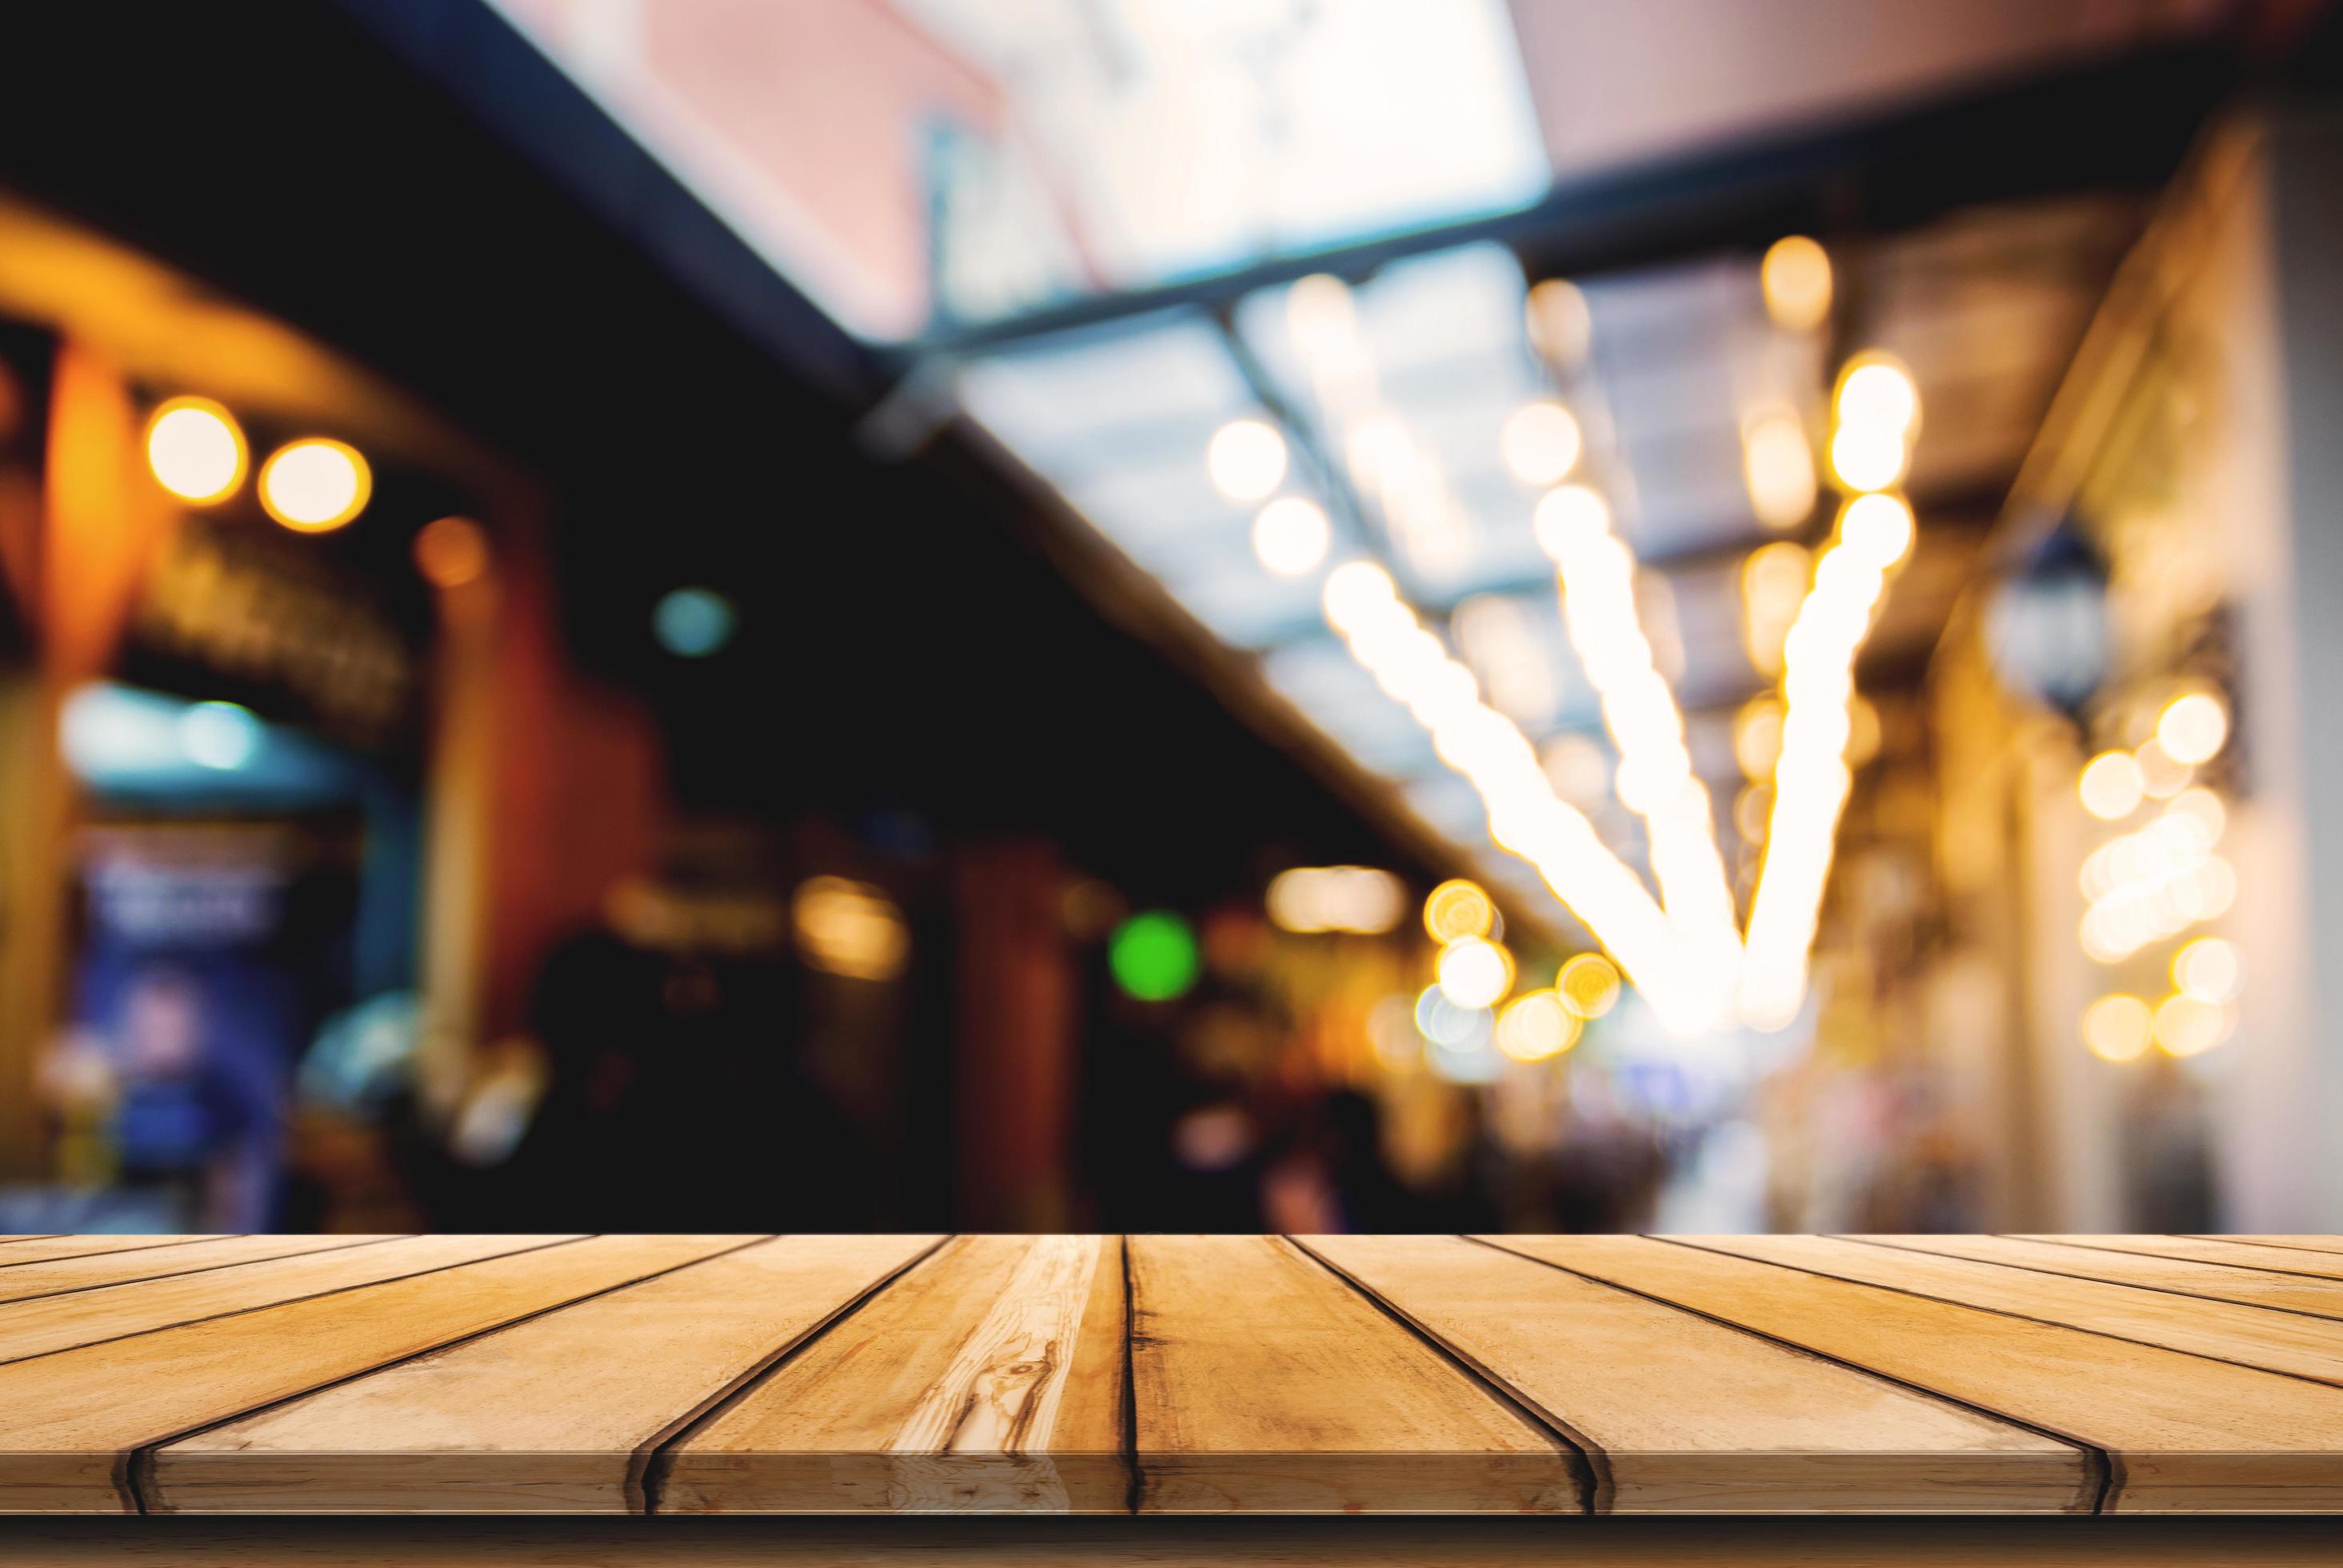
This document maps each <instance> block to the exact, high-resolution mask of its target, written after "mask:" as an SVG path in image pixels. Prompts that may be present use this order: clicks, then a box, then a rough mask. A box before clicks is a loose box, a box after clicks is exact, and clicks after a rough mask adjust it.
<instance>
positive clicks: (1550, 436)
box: [1502, 401, 1582, 485]
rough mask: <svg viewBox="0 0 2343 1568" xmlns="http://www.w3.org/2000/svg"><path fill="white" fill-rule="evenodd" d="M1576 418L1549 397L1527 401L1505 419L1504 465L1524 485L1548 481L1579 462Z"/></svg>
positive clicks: (1578, 438) (1559, 476) (1552, 480)
mask: <svg viewBox="0 0 2343 1568" xmlns="http://www.w3.org/2000/svg"><path fill="white" fill-rule="evenodd" d="M1581 439H1582V438H1581V437H1580V436H1579V433H1578V420H1577V419H1576V417H1574V416H1573V415H1572V414H1571V412H1570V410H1569V409H1567V408H1565V407H1563V406H1562V405H1561V404H1559V403H1555V402H1551V401H1540V402H1536V403H1526V404H1523V406H1522V407H1519V408H1516V409H1515V410H1513V417H1511V418H1509V419H1507V420H1506V421H1505V427H1504V431H1503V436H1502V449H1503V455H1504V459H1505V467H1506V468H1507V469H1508V470H1510V471H1511V472H1512V474H1513V477H1515V478H1516V479H1519V480H1520V481H1521V482H1522V483H1523V484H1524V485H1551V484H1553V483H1554V482H1555V481H1556V480H1558V479H1560V478H1561V477H1563V476H1564V475H1565V474H1567V473H1569V472H1570V470H1571V468H1572V467H1574V466H1575V465H1576V463H1577V462H1578V452H1579V447H1580V444H1581Z"/></svg>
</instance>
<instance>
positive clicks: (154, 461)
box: [146, 397, 245, 506]
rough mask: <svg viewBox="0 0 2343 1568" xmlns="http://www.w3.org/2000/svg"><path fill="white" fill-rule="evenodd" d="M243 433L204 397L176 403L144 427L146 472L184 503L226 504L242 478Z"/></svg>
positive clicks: (159, 410) (162, 409)
mask: <svg viewBox="0 0 2343 1568" xmlns="http://www.w3.org/2000/svg"><path fill="white" fill-rule="evenodd" d="M244 463H245V445H244V432H243V431H242V430H241V429H239V428H237V427H236V417H235V416H233V415H231V414H230V413H229V412H228V411H227V410H226V408H223V407H220V406H219V405H218V404H216V403H215V402H213V401H212V400H211V399H210V398H208V397H174V398H172V399H171V400H170V401H169V402H167V403H166V404H164V405H163V406H162V407H159V408H157V409H156V410H155V417H154V418H153V419H151V420H149V421H148V422H147V426H146V467H148V469H149V470H150V471H152V472H153V474H154V476H155V481H156V483H157V484H159V485H161V486H162V487H164V488H165V489H166V490H168V491H170V492H171V494H173V495H175V496H176V497H178V498H180V499H181V500H183V501H192V502H194V503H195V504H196V505H197V506H203V505H206V504H207V503H209V502H212V501H218V500H225V499H226V498H227V497H228V496H229V495H231V494H232V493H234V491H235V489H236V484H237V482H238V481H239V480H241V479H242V478H243V477H244Z"/></svg>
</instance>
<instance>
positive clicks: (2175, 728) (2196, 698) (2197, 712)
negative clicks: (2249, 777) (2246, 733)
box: [2156, 691, 2229, 767]
mask: <svg viewBox="0 0 2343 1568" xmlns="http://www.w3.org/2000/svg"><path fill="white" fill-rule="evenodd" d="M2228 739H2229V710H2228V709H2226V708H2224V707H2222V706H2221V699H2219V698H2217V697H2215V696H2214V695H2213V694H2212V693H2211V692H2209V691H2192V692H2189V693H2188V694H2187V695H2186V696H2184V697H2176V698H2174V699H2172V701H2171V702H2170V703H2169V704H2167V706H2166V708H2165V709H2164V711H2163V713H2161V714H2160V715H2158V716H2157V720H2156V740H2157V745H2159V746H2161V747H2163V748H2164V751H2165V755H2166V756H2167V757H2170V758H2171V759H2173V760H2174V761H2175V762H2178V763H2181V764H2183V765H2185V766H2188V767H2194V766H2196V765H2197V763H2200V762H2209V761H2211V760H2212V759H2214V758H2215V757H2217V756H2218V755H2219V754H2220V750H2221V748H2222V746H2223V745H2224V744H2226V743H2227V740H2228Z"/></svg>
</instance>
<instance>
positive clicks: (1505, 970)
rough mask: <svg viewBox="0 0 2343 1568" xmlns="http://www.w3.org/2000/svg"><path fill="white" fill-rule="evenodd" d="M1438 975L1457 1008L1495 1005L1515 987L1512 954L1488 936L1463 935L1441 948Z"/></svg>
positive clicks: (1447, 995) (1441, 986)
mask: <svg viewBox="0 0 2343 1568" xmlns="http://www.w3.org/2000/svg"><path fill="white" fill-rule="evenodd" d="M1439 976H1440V990H1441V992H1442V994H1443V995H1444V996H1446V997H1447V998H1448V1000H1450V1001H1453V1002H1454V1003H1455V1004H1456V1005H1457V1006H1458V1007H1462V1008H1483V1007H1492V1006H1494V1005H1495V1004H1496V1001H1497V1000H1498V999H1499V998H1500V997H1502V996H1503V995H1504V994H1505V992H1506V991H1507V990H1510V989H1511V988H1512V986H1513V955H1512V954H1510V953H1508V952H1506V951H1505V950H1504V949H1503V948H1502V947H1500V946H1498V945H1497V944H1496V943H1495V942H1493V941H1490V940H1488V939H1487V938H1485V937H1462V938H1459V939H1458V940H1455V941H1453V942H1451V943H1449V944H1448V945H1447V946H1446V947H1444V948H1443V949H1441V950H1440V964H1439Z"/></svg>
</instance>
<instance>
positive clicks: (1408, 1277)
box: [1294, 1236, 2097, 1513]
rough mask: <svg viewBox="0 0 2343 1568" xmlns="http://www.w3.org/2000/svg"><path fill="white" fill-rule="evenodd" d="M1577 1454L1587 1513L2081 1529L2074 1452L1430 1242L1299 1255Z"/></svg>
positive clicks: (1641, 1306) (1488, 1253)
mask: <svg viewBox="0 0 2343 1568" xmlns="http://www.w3.org/2000/svg"><path fill="white" fill-rule="evenodd" d="M1294 1241H1295V1244H1296V1245H1298V1246H1301V1247H1302V1248H1304V1249H1306V1250H1307V1251H1311V1252H1312V1253H1314V1254H1315V1255H1317V1256H1318V1257H1320V1258H1322V1259H1323V1260H1325V1261H1327V1262H1329V1263H1331V1264H1332V1265H1333V1266H1334V1267H1335V1268H1337V1269H1339V1270H1340V1271H1342V1273H1343V1274H1344V1275H1346V1276H1347V1277H1349V1278H1350V1279H1351V1280H1353V1282H1356V1283H1358V1284H1359V1285H1361V1286H1363V1288H1365V1289H1366V1290H1368V1291H1371V1292H1373V1294H1374V1295H1375V1296H1376V1297H1377V1298H1378V1299H1379V1300H1381V1301H1382V1302H1384V1304H1386V1305H1387V1306H1389V1307H1390V1308H1391V1309H1392V1310H1393V1311H1394V1312H1398V1313H1399V1314H1400V1315H1401V1316H1403V1317H1404V1318H1406V1319H1407V1320H1408V1322H1411V1323H1413V1324H1415V1325H1416V1326H1417V1327H1418V1328H1420V1329H1422V1330H1423V1332H1426V1333H1428V1334H1430V1335H1432V1336H1433V1338H1435V1339H1437V1340H1439V1341H1440V1342H1441V1343H1442V1344H1443V1345H1445V1346H1446V1347H1447V1348H1448V1349H1449V1350H1450V1351H1451V1352H1453V1353H1455V1354H1456V1355H1457V1356H1458V1357H1459V1358H1460V1359H1461V1360H1463V1361H1464V1362H1468V1363H1469V1364H1471V1365H1472V1366H1473V1368H1474V1369H1475V1370H1477V1371H1479V1372H1481V1373H1482V1374H1483V1375H1484V1376H1486V1377H1488V1378H1490V1379H1491V1380H1493V1381H1494V1382H1498V1383H1501V1384H1502V1385H1503V1386H1504V1387H1506V1388H1507V1389H1508V1390H1510V1391H1511V1392H1512V1393H1513V1396H1514V1397H1515V1398H1517V1399H1519V1400H1520V1401H1521V1402H1523V1403H1524V1404H1526V1405H1528V1406H1529V1407H1530V1408H1531V1409H1533V1410H1534V1411H1536V1412H1538V1413H1539V1414H1540V1415H1542V1416H1544V1418H1545V1419H1546V1420H1548V1421H1550V1422H1553V1423H1554V1425H1556V1426H1557V1427H1560V1428H1562V1429H1564V1430H1565V1431H1567V1432H1569V1433H1570V1435H1571V1437H1572V1439H1573V1440H1574V1442H1577V1443H1578V1444H1579V1446H1580V1447H1581V1448H1583V1449H1584V1450H1585V1451H1586V1454H1587V1458H1588V1461H1589V1462H1590V1464H1591V1465H1592V1466H1593V1467H1594V1478H1595V1510H1596V1512H1598V1513H1605V1512H1619V1513H1629V1512H1644V1511H1649V1512H1667V1513H1704V1512H1711V1511H1719V1512H1723V1511H1731V1512H1750V1511H1775V1510H1786V1511H1794V1512H1822V1513H1835V1512H1839V1513H1856V1512H1865V1511H1873V1510H1887V1511H1909V1510H1913V1509H1928V1510H1934V1511H1941V1512H1946V1513H1955V1512H1961V1511H1965V1510H1972V1509H1976V1510H1990V1511H2012V1512H2014V1511H2026V1510H2035V1511H2055V1510H2066V1511H2070V1512H2073V1511H2087V1510H2088V1509H2089V1507H2090V1505H2091V1503H2093V1501H2094V1500H2095V1498H2096V1494H2097V1477H2096V1476H2095V1475H2094V1474H2093V1473H2092V1471H2091V1468H2090V1466H2089V1464H2088V1463H2087V1462H2086V1458H2085V1455H2084V1454H2083V1452H2081V1451H2080V1450H2078V1449H2077V1448H2076V1447H2075V1446H2074V1445H2072V1444H2070V1443H2065V1442H2057V1441H2056V1440H2055V1439H2051V1438H2047V1437H2044V1436H2042V1435H2040V1434H2038V1433H2036V1432H2029V1431H2027V1430H2026V1429H2024V1428H2022V1427H2016V1426H2012V1425H2010V1424H2008V1423H2007V1422H1999V1421H1994V1420H1991V1419H1989V1418H1987V1417H1985V1416H1981V1415H1978V1414H1976V1412H1971V1411H1968V1410H1965V1409H1963V1408H1961V1407H1960V1406H1958V1405H1954V1404H1949V1403H1946V1402H1944V1401H1941V1400H1936V1399H1932V1398H1930V1397H1928V1396H1926V1395H1924V1394H1919V1393H1915V1392H1911V1391H1910V1390H1907V1389H1904V1388H1900V1387H1898V1386H1896V1384H1894V1383H1889V1382H1882V1381H1881V1380H1879V1379H1877V1378H1875V1377H1871V1376H1868V1375H1866V1374H1865V1373H1862V1372H1855V1371H1852V1370H1850V1369H1849V1368H1846V1367H1844V1366H1840V1365H1838V1364H1836V1363H1835V1362H1828V1361H1824V1360H1821V1359H1819V1358H1817V1357H1815V1356H1811V1355H1807V1354H1805V1353H1802V1352H1797V1351H1794V1350H1789V1349H1786V1348H1785V1347H1783V1346H1781V1345H1778V1344H1775V1343H1774V1342H1771V1341H1767V1340H1763V1339H1759V1338H1757V1337H1755V1335H1752V1334H1747V1333H1743V1332H1739V1331H1737V1330H1735V1329H1730V1328H1726V1327H1724V1326H1722V1325H1720V1324H1717V1323H1715V1322H1709V1321H1707V1320H1706V1319H1704V1318H1698V1317H1694V1316H1693V1315H1692V1314H1691V1313H1689V1312H1681V1311H1678V1310H1677V1309H1675V1308H1674V1307H1666V1306H1662V1305H1660V1304H1659V1303H1657V1302H1651V1301H1647V1300H1645V1299H1644V1298H1643V1297H1640V1296H1635V1295H1631V1294H1629V1293H1628V1292H1624V1291H1620V1290H1616V1289H1614V1288H1612V1287H1610V1286H1608V1285H1600V1284H1595V1283H1593V1282H1589V1281H1586V1280H1583V1279H1580V1278H1578V1277H1577V1276H1575V1275H1573V1274H1566V1273H1564V1272H1562V1271H1558V1270H1554V1269H1550V1268H1546V1267H1544V1266H1542V1265H1541V1264H1538V1263H1535V1262H1533V1261H1530V1260H1528V1259H1526V1258H1522V1257H1518V1256H1515V1255H1513V1254H1512V1253H1507V1252H1500V1251H1495V1250H1494V1249H1492V1248H1489V1247H1485V1246H1482V1245H1479V1244H1477V1243H1475V1242H1471V1241H1464V1240H1463V1239H1462V1238H1458V1237H1444V1236H1374V1237H1364V1236H1318V1237H1296V1238H1294Z"/></svg>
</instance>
